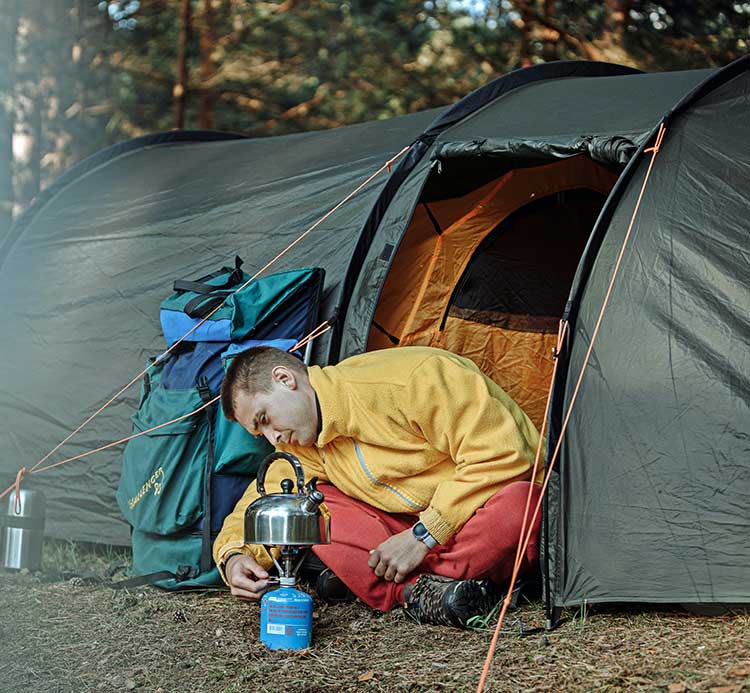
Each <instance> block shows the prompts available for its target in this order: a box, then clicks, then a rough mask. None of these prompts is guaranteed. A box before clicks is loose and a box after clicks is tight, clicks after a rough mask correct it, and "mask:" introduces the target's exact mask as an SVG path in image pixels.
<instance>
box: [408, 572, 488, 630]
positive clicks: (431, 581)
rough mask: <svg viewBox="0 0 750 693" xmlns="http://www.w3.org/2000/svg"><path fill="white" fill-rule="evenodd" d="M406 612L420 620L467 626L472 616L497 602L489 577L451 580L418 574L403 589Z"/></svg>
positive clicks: (479, 614) (481, 614) (485, 610)
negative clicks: (415, 578)
mask: <svg viewBox="0 0 750 693" xmlns="http://www.w3.org/2000/svg"><path fill="white" fill-rule="evenodd" d="M404 597H405V599H404V602H405V603H404V606H405V608H406V612H407V613H408V614H409V615H410V616H413V617H414V618H415V619H416V620H417V621H419V622H420V623H431V624H433V625H436V626H453V627H455V628H466V622H467V621H468V620H469V619H470V618H472V617H473V616H483V615H485V614H488V613H489V612H490V611H492V609H493V608H494V607H495V605H496V604H497V603H498V601H500V597H499V595H498V592H497V587H496V586H495V584H494V583H493V582H492V581H490V580H454V579H453V578H448V577H443V576H442V575H420V576H419V577H418V578H417V581H416V582H415V583H414V585H413V586H411V590H410V591H405V594H404Z"/></svg>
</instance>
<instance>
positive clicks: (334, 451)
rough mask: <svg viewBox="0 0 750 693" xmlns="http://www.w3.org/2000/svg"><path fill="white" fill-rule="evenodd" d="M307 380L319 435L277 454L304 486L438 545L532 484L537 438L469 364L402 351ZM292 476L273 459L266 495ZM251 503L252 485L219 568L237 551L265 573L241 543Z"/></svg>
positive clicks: (224, 535)
mask: <svg viewBox="0 0 750 693" xmlns="http://www.w3.org/2000/svg"><path fill="white" fill-rule="evenodd" d="M308 375H309V378H310V384H311V385H312V387H313V389H314V390H315V393H316V394H317V396H318V401H319V403H320V410H321V415H322V429H321V431H320V435H319V436H318V439H317V441H316V443H315V445H313V446H309V447H301V446H294V445H279V446H278V449H279V450H281V451H283V452H289V453H292V454H293V455H295V456H297V457H298V458H299V460H300V462H301V464H302V467H303V468H304V471H305V479H307V480H309V479H310V478H311V477H313V476H317V477H319V479H320V481H321V482H328V483H331V484H333V485H334V486H336V487H337V488H339V489H340V490H341V491H343V492H344V493H346V494H347V495H348V496H351V497H352V498H357V499H359V500H361V501H364V502H366V503H369V504H370V505H372V506H374V507H376V508H380V509H381V510H385V511H386V512H389V513H410V514H414V515H419V518H420V519H421V521H422V522H423V523H424V525H425V527H426V528H427V529H428V530H429V532H430V534H432V536H433V537H435V539H436V540H437V541H438V542H440V543H441V544H442V543H445V542H446V541H448V540H449V539H450V538H451V537H452V536H453V535H454V534H456V532H458V531H459V530H460V529H461V527H463V525H464V523H465V522H466V521H467V520H468V519H469V518H470V517H471V516H472V515H473V514H474V512H475V511H476V510H477V509H479V508H480V507H482V505H484V503H485V502H486V501H487V500H488V499H489V498H491V497H492V496H493V495H494V494H495V493H496V492H497V491H498V490H499V489H500V488H501V487H502V486H504V485H506V484H508V483H509V482H511V481H518V480H523V479H528V478H529V475H530V472H531V467H532V465H533V463H534V455H535V453H536V448H537V445H538V442H539V433H538V432H537V430H536V428H535V427H534V424H532V423H531V421H530V419H529V418H528V416H526V414H524V412H523V411H522V410H521V409H520V408H519V406H518V405H517V404H516V403H515V402H514V401H513V400H512V399H511V398H510V397H509V396H508V395H507V394H506V393H505V391H504V390H503V389H502V388H501V387H500V386H499V385H497V384H496V383H494V382H493V381H492V380H490V379H489V378H488V377H487V376H485V375H484V374H483V373H482V372H481V371H480V370H479V369H478V368H477V366H476V365H475V364H474V363H473V362H472V361H470V360H468V359H466V358H463V357H461V356H457V355H456V354H452V353H450V352H447V351H443V350H440V349H433V348H429V347H401V348H397V349H387V350H383V351H374V352H368V353H365V354H361V355H359V356H353V357H351V358H349V359H346V360H345V361H342V362H341V363H339V364H337V365H335V366H328V367H325V368H320V367H318V366H311V367H310V368H309V369H308ZM289 476H292V477H293V474H292V473H291V467H290V465H289V464H288V463H286V462H284V461H283V460H278V461H276V462H274V463H273V464H272V465H271V467H270V468H269V470H268V475H267V477H266V484H265V487H266V491H267V492H268V493H278V492H279V490H280V482H281V480H282V479H283V478H285V477H289ZM322 490H323V491H324V492H325V488H323V489H322ZM256 498H257V492H256V488H255V484H254V483H253V484H251V485H250V487H249V488H248V490H247V491H246V492H245V494H244V495H243V497H242V498H241V499H240V501H239V502H238V503H237V506H236V507H235V509H234V511H233V512H232V514H231V515H229V516H228V517H227V518H226V520H225V521H224V526H223V527H222V530H221V532H220V534H219V536H218V537H217V538H216V541H215V543H214V559H215V560H216V563H217V565H219V566H220V568H221V567H222V564H223V561H224V560H225V558H226V557H227V556H228V555H229V554H230V553H235V552H241V553H247V554H250V555H252V556H253V557H254V558H255V559H256V560H257V561H258V562H259V563H260V564H261V565H263V566H264V567H266V568H267V567H270V565H271V561H270V559H269V557H268V554H267V553H266V551H265V550H264V549H263V547H262V546H245V545H244V515H245V509H246V508H247V506H248V505H250V503H251V502H252V501H254V500H255V499H256ZM373 548H375V547H373ZM222 574H223V571H222Z"/></svg>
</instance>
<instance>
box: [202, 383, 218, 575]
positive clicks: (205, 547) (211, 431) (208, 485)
mask: <svg viewBox="0 0 750 693" xmlns="http://www.w3.org/2000/svg"><path fill="white" fill-rule="evenodd" d="M198 393H199V394H200V396H201V399H202V400H203V401H204V402H208V401H209V400H210V399H211V389H210V388H209V386H208V378H206V376H205V375H203V376H201V377H200V379H199V380H198ZM206 418H207V419H208V454H207V455H206V477H205V479H206V481H205V486H204V489H203V493H204V508H205V509H204V511H203V530H202V535H203V541H202V545H201V573H207V572H208V571H209V570H211V568H212V567H213V554H212V551H211V549H212V545H213V542H212V539H211V512H212V507H211V496H212V482H213V473H214V445H215V442H216V440H215V439H216V436H215V432H216V426H215V421H214V407H208V409H206Z"/></svg>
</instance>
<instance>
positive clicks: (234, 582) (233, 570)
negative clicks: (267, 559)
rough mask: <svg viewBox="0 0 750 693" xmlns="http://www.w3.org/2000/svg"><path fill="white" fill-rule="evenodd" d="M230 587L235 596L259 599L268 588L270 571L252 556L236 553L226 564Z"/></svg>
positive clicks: (225, 572) (225, 570)
mask: <svg viewBox="0 0 750 693" xmlns="http://www.w3.org/2000/svg"><path fill="white" fill-rule="evenodd" d="M224 574H225V575H226V576H227V582H228V583H229V588H230V591H231V592H232V594H233V595H234V596H235V597H239V598H240V599H251V600H258V599H260V598H261V597H262V596H263V593H264V592H265V591H266V590H267V589H268V586H269V583H268V571H267V570H264V569H263V568H261V566H260V565H258V562H257V561H256V560H255V559H254V558H252V557H251V556H245V555H244V554H239V553H238V554H235V555H234V556H230V558H229V560H228V561H227V563H226V565H225V566H224Z"/></svg>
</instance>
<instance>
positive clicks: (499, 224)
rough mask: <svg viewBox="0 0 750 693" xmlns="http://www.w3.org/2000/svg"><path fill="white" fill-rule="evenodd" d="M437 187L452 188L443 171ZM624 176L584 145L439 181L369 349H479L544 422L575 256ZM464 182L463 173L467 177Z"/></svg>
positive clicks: (476, 353)
mask: <svg viewBox="0 0 750 693" xmlns="http://www.w3.org/2000/svg"><path fill="white" fill-rule="evenodd" d="M432 175H433V176H440V178H441V179H440V181H439V189H440V190H441V191H445V190H446V188H448V189H449V188H450V186H446V180H445V178H444V176H445V175H446V173H445V172H444V173H442V174H438V173H437V172H433V174H432ZM616 179H617V175H616V174H615V173H613V172H612V171H611V170H610V169H608V168H606V167H604V166H601V165H600V164H597V163H595V162H593V161H592V160H591V159H589V158H587V157H585V156H576V157H572V158H570V159H564V160H562V161H555V162H553V163H550V164H545V165H542V166H534V167H526V168H516V169H513V170H510V171H507V170H506V172H505V173H503V174H502V175H501V176H499V177H497V178H495V179H494V180H490V181H489V182H485V183H483V184H482V185H479V186H477V187H475V188H474V189H472V190H470V191H469V192H468V193H463V194H461V195H460V196H452V197H449V196H446V195H445V194H444V193H442V194H441V196H439V197H436V196H435V195H434V194H432V195H431V190H435V189H437V186H431V185H430V182H429V181H428V184H427V185H426V186H425V189H424V192H423V193H422V196H421V198H420V200H419V202H418V204H417V206H416V208H415V212H414V215H413V217H412V219H411V222H410V224H409V226H408V228H407V230H406V232H405V234H404V237H403V239H402V241H401V244H400V246H399V248H398V250H397V252H396V256H395V257H394V260H393V263H392V265H391V269H390V271H389V274H388V276H387V278H386V281H385V283H384V286H383V291H382V293H381V296H380V300H379V302H378V305H377V308H376V311H375V317H374V320H373V324H372V326H371V328H370V333H369V337H368V345H367V348H368V350H374V349H383V348H390V347H394V346H407V345H422V346H435V347H440V348H443V349H447V350H448V351H451V352H454V353H457V354H461V355H463V356H467V357H468V358H471V359H472V360H473V361H474V362H475V363H476V364H477V366H479V368H481V369H482V371H483V372H485V373H486V374H487V375H488V376H490V377H491V378H492V379H493V380H495V381H496V382H498V383H499V384H500V385H501V386H502V387H503V388H504V389H505V390H506V391H507V392H508V394H509V395H510V396H511V397H513V398H514V399H515V400H516V401H517V402H518V404H519V405H520V406H521V408H523V409H524V411H526V413H527V414H528V415H529V417H530V418H531V419H532V421H533V422H534V424H535V425H537V426H541V422H542V421H541V420H542V417H543V415H544V407H545V401H546V395H547V391H548V387H549V378H550V376H551V373H552V348H553V346H554V344H555V339H556V335H557V328H558V322H559V319H560V317H561V315H562V312H563V308H564V306H565V301H566V300H567V298H568V293H569V290H570V286H571V284H572V281H573V276H574V274H575V271H576V268H577V266H578V262H579V260H580V257H581V254H582V253H583V250H584V247H585V245H586V242H587V240H588V237H589V234H590V232H591V229H592V227H593V225H594V222H595V221H596V218H597V215H598V214H599V211H600V209H601V207H602V205H603V204H604V201H605V200H606V197H607V195H608V193H609V191H610V190H611V188H612V186H613V185H614V183H615V181H616ZM461 183H462V184H465V181H462V182H461Z"/></svg>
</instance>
